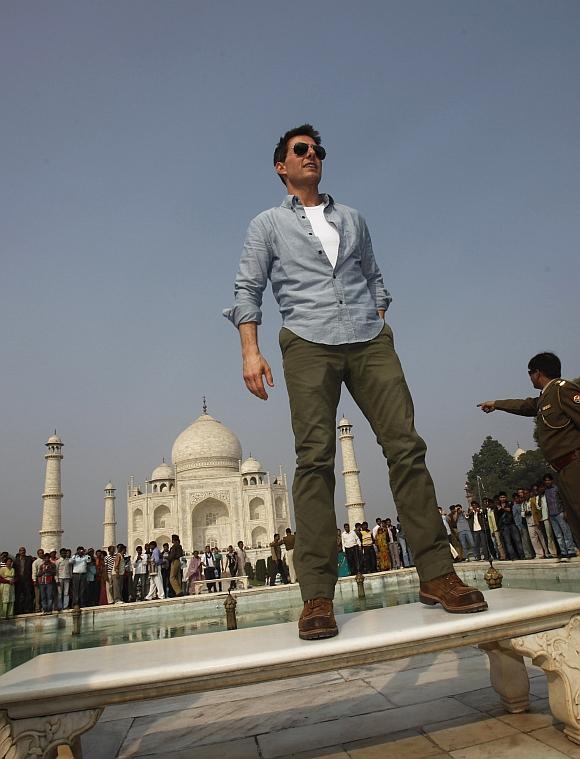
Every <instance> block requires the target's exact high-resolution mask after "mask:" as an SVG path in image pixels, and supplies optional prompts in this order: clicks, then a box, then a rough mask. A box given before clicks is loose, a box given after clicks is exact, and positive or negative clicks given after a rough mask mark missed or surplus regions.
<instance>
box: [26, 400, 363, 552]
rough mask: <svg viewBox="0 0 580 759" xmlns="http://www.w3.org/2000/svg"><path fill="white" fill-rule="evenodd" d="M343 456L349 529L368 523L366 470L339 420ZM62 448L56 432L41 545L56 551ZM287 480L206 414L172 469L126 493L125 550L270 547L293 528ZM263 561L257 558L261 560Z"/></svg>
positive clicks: (112, 496)
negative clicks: (176, 540) (174, 541)
mask: <svg viewBox="0 0 580 759" xmlns="http://www.w3.org/2000/svg"><path fill="white" fill-rule="evenodd" d="M338 432H339V441H340V446H341V451H342V461H343V470H342V474H343V478H344V488H345V495H346V503H345V508H346V512H347V519H348V520H349V521H350V523H351V524H355V523H356V522H362V521H364V519H365V514H364V507H365V502H364V500H363V498H362V494H361V487H360V479H359V475H360V470H359V467H358V464H357V461H356V456H355V452H354V440H353V438H354V436H353V433H352V425H351V423H350V422H349V421H348V419H345V418H344V417H343V418H342V419H341V420H340V421H339V422H338ZM62 449H63V442H62V440H61V438H60V437H59V436H58V435H57V434H56V431H55V433H54V435H51V436H50V437H49V438H48V441H47V442H46V453H45V456H44V458H45V460H46V470H45V483H44V492H43V495H42V499H43V508H42V527H41V529H40V531H39V532H40V538H41V547H42V548H43V549H44V550H45V551H53V550H56V551H58V550H59V549H60V548H61V545H62V535H63V525H62V499H63V492H62V484H61V482H62V480H61V463H62V460H63V452H62ZM291 516H292V514H291V506H290V502H289V498H288V481H287V476H286V474H285V472H283V470H282V467H280V468H279V471H278V473H277V474H276V475H275V476H273V475H271V474H270V472H268V471H266V470H265V468H264V467H263V466H262V464H261V463H260V462H259V461H258V460H257V459H255V458H254V457H253V456H252V455H251V454H250V456H249V458H246V459H245V460H244V459H243V457H242V446H241V443H240V441H239V439H238V437H237V436H236V434H235V433H234V432H232V430H230V429H229V428H228V427H226V425H225V424H223V423H222V422H220V421H219V420H218V419H215V418H214V417H212V416H210V415H209V414H208V413H207V407H206V404H205V399H204V404H203V413H202V414H201V416H199V417H198V418H197V419H196V420H195V421H194V422H193V423H192V424H190V425H189V427H186V429H184V430H183V432H181V433H180V434H179V435H178V436H177V438H176V440H175V442H174V443H173V447H172V451H171V464H169V463H166V461H165V459H163V461H162V463H161V464H160V465H159V466H157V467H156V468H155V469H154V470H153V472H152V473H151V476H150V477H149V478H148V479H146V480H145V481H144V482H143V484H140V483H138V482H136V479H135V477H134V476H131V477H130V479H129V483H128V487H127V541H126V542H127V547H128V549H129V552H130V553H132V552H133V551H134V550H135V548H136V547H137V546H138V545H141V546H142V545H144V544H145V543H148V542H150V541H151V540H155V541H156V542H157V544H158V545H162V544H163V543H170V542H171V535H172V534H173V533H177V534H178V535H179V536H180V539H181V543H182V545H183V546H184V547H185V549H186V550H187V551H191V550H193V549H196V548H197V549H198V550H203V548H204V547H205V546H206V545H209V546H211V547H212V548H213V547H218V548H221V549H223V548H225V547H227V546H228V545H236V543H237V542H238V541H240V540H243V542H244V545H245V547H246V548H247V549H250V550H252V549H255V550H256V551H258V552H259V551H260V549H267V547H268V546H269V544H270V542H271V540H272V536H273V535H274V533H276V532H278V533H280V534H283V533H284V531H285V530H286V528H287V527H291V526H292V522H293V520H292V519H291ZM103 528H104V530H103V543H102V545H103V546H104V547H105V548H106V547H107V546H109V545H116V543H117V519H116V488H115V487H114V485H113V484H112V483H111V482H108V483H107V484H106V485H105V489H104V521H103ZM256 555H258V554H256Z"/></svg>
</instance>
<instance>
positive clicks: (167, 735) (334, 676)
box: [59, 647, 580, 759]
mask: <svg viewBox="0 0 580 759" xmlns="http://www.w3.org/2000/svg"><path fill="white" fill-rule="evenodd" d="M528 672H529V676H530V678H531V679H530V700H531V703H530V710H529V711H528V712H527V713H523V714H508V713H506V712H505V711H504V710H503V709H502V707H501V706H500V704H499V697H498V694H497V693H496V692H495V691H494V690H493V688H491V687H490V684H489V659H488V657H487V656H486V655H485V654H484V653H483V652H481V651H480V650H479V649H477V648H473V647H467V648H461V649H455V650H451V651H444V652H440V653H433V654H423V655H419V656H414V657H412V658H409V659H400V660H397V661H392V662H384V663H378V664H373V665H369V666H361V667H356V668H352V669H342V670H337V671H334V672H328V673H324V674H318V675H308V676H304V677H297V678H292V679H286V680H280V681H279V682H270V683H265V684H260V685H251V686H244V687H239V688H233V689H227V690H221V691H211V692H205V693H198V694H191V695H186V696H176V697H169V698H165V699H163V698H160V699H158V700H153V701H152V700H150V701H142V702H137V703H127V704H120V705H117V706H111V707H108V708H107V709H105V711H104V713H103V715H102V717H101V719H100V720H99V722H98V723H97V725H96V727H95V728H94V729H93V730H92V731H91V732H90V733H88V734H86V735H85V736H83V739H82V745H83V755H84V758H85V759H130V758H133V759H145V758H146V757H147V758H149V759H154V758H155V757H160V756H161V755H165V756H171V757H172V759H190V758H191V757H198V756H199V757H201V756H203V757H204V759H218V758H219V759H223V758H224V757H227V759H258V758H261V759H274V758H275V757H297V758H298V757H300V758H302V759H307V758H311V759H314V758H315V757H326V759H339V757H341V758H343V759H346V757H352V758H353V759H375V758H376V759H378V758H379V757H385V756H388V755H389V756H397V755H402V756H404V757H405V759H423V757H430V758H431V759H438V758H441V757H452V759H487V758H488V757H489V759H492V758H493V759H503V757H506V758H507V759H520V757H521V759H536V758H537V759H556V758H557V757H559V758H560V759H562V757H575V758H576V759H580V746H578V745H575V744H573V743H571V742H570V741H569V740H568V739H567V738H566V737H565V736H564V735H563V733H562V730H561V726H560V725H559V724H558V723H555V722H554V719H553V717H552V716H551V714H550V710H549V707H548V702H547V682H546V678H545V676H544V674H543V672H542V670H540V669H538V668H536V667H533V666H529V667H528ZM159 691H160V695H161V694H162V692H163V683H162V682H160V683H159ZM392 752H395V753H392ZM66 755H67V751H65V750H64V749H61V751H60V753H59V756H61V757H65V756H66Z"/></svg>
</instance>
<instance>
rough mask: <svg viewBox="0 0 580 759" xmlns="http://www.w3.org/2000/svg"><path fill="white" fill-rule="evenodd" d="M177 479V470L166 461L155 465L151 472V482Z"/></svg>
mask: <svg viewBox="0 0 580 759" xmlns="http://www.w3.org/2000/svg"><path fill="white" fill-rule="evenodd" d="M174 479H175V470H174V469H173V467H172V466H170V465H169V464H166V463H165V461H164V462H163V463H162V464H159V466H158V467H155V469H154V470H153V471H152V472H151V478H150V482H154V481H155V480H174Z"/></svg>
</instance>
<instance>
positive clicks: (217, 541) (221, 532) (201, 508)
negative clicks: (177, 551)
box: [191, 498, 233, 551]
mask: <svg viewBox="0 0 580 759" xmlns="http://www.w3.org/2000/svg"><path fill="white" fill-rule="evenodd" d="M191 535H192V543H193V545H192V549H193V550H196V549H197V550H198V551H203V549H204V547H205V546H206V545H210V546H211V547H212V548H213V547H214V546H217V547H218V548H227V546H228V545H229V544H230V543H233V536H232V525H231V523H230V512H229V509H228V507H227V506H226V504H225V503H224V502H223V501H218V500H217V498H206V499H205V500H203V501H200V502H199V503H198V504H197V505H196V506H194V507H193V509H192V511H191Z"/></svg>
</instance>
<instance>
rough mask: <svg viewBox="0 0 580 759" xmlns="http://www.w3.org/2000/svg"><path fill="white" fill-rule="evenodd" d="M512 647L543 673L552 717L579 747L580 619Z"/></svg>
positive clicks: (515, 642) (520, 640)
mask: <svg viewBox="0 0 580 759" xmlns="http://www.w3.org/2000/svg"><path fill="white" fill-rule="evenodd" d="M509 644H510V647H511V649H512V650H513V651H515V652H516V653H518V654H521V655H523V656H529V657H530V658H531V660H532V662H533V663H534V664H535V665H536V666H538V667H541V668H542V669H543V670H544V672H545V673H546V676H547V678H548V695H549V699H550V709H551V711H552V714H553V715H554V717H555V718H556V719H557V720H560V721H561V722H563V723H564V733H565V734H566V735H567V737H568V738H570V740H572V741H574V743H580V616H576V617H572V619H571V620H570V621H569V622H568V624H567V625H566V626H565V627H560V628H559V629H557V630H548V631H547V632H540V633H534V634H533V635H525V636H523V637H521V638H513V639H512V640H511V641H509Z"/></svg>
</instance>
